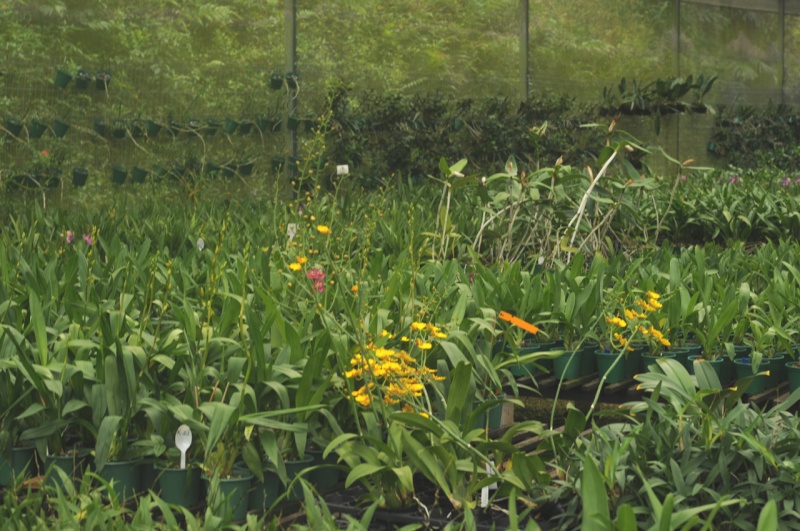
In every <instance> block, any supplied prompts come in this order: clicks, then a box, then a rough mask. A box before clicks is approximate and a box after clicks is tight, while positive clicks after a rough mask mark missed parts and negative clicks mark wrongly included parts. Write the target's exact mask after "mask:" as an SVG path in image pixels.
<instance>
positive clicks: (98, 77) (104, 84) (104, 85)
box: [94, 71, 111, 92]
mask: <svg viewBox="0 0 800 531" xmlns="http://www.w3.org/2000/svg"><path fill="white" fill-rule="evenodd" d="M94 79H95V82H94V83H95V87H96V88H97V90H102V91H104V92H105V91H106V90H108V85H109V83H111V74H109V73H108V72H102V71H101V72H97V73H96V74H95V76H94Z"/></svg>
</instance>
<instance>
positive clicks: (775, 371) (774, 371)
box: [761, 354, 786, 387]
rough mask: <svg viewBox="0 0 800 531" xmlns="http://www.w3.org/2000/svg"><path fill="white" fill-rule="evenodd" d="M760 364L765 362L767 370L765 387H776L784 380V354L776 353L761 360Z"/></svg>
mask: <svg viewBox="0 0 800 531" xmlns="http://www.w3.org/2000/svg"><path fill="white" fill-rule="evenodd" d="M761 364H762V366H763V365H764V364H766V366H767V370H768V371H769V378H768V379H767V387H777V386H778V385H780V384H781V383H783V382H785V381H786V355H785V354H776V355H774V356H773V357H771V358H764V359H763V360H761Z"/></svg>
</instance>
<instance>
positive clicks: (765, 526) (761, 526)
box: [756, 500, 778, 531]
mask: <svg viewBox="0 0 800 531" xmlns="http://www.w3.org/2000/svg"><path fill="white" fill-rule="evenodd" d="M773 529H778V506H777V504H776V503H775V500H769V501H768V502H767V504H766V505H765V506H764V508H763V509H761V514H759V515H758V527H757V528H756V531H772V530H773Z"/></svg>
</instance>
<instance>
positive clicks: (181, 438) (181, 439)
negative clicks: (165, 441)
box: [175, 424, 192, 469]
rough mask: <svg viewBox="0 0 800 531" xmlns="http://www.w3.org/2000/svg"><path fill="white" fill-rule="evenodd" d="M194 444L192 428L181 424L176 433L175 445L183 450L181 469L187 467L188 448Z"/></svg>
mask: <svg viewBox="0 0 800 531" xmlns="http://www.w3.org/2000/svg"><path fill="white" fill-rule="evenodd" d="M191 445H192V430H190V429H189V426H187V425H186V424H181V425H180V426H179V427H178V431H177V433H175V447H176V448H177V449H178V450H180V451H181V469H184V468H186V450H188V449H189V447H190V446H191Z"/></svg>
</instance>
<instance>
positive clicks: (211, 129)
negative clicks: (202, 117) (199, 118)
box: [203, 118, 222, 136]
mask: <svg viewBox="0 0 800 531" xmlns="http://www.w3.org/2000/svg"><path fill="white" fill-rule="evenodd" d="M220 127H222V124H221V123H220V122H219V120H214V119H213V118H209V119H208V120H206V126H205V127H204V128H203V136H214V135H216V134H217V130H218V129H219V128H220Z"/></svg>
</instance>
